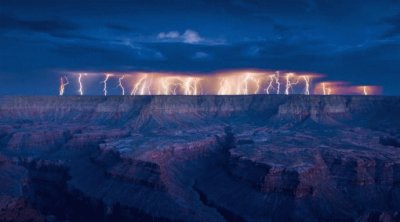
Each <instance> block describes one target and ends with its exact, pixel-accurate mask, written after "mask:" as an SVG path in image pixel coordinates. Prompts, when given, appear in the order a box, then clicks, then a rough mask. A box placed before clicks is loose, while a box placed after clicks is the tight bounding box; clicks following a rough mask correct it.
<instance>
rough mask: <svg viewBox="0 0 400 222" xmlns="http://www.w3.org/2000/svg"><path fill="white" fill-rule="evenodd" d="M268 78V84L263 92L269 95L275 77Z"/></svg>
mask: <svg viewBox="0 0 400 222" xmlns="http://www.w3.org/2000/svg"><path fill="white" fill-rule="evenodd" d="M268 77H269V82H268V86H267V88H266V89H265V92H266V93H267V94H268V95H269V92H270V90H271V89H273V86H272V84H273V83H274V80H275V75H269V76H268Z"/></svg>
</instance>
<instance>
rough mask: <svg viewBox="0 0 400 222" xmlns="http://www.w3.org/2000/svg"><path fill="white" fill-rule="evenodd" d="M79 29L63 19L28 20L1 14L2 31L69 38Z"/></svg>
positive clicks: (0, 28) (0, 25) (0, 24)
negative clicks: (39, 33) (38, 33)
mask: <svg viewBox="0 0 400 222" xmlns="http://www.w3.org/2000/svg"><path fill="white" fill-rule="evenodd" d="M78 28H79V26H78V25H77V24H74V23H71V22H66V21H64V20H61V19H52V20H50V19H43V20H36V19H33V20H28V19H20V18H17V17H13V16H10V15H5V14H0V30H3V31H14V30H17V31H29V32H41V33H46V34H49V35H52V36H61V37H62V36H69V35H70V33H71V32H73V31H76V30H77V29H78Z"/></svg>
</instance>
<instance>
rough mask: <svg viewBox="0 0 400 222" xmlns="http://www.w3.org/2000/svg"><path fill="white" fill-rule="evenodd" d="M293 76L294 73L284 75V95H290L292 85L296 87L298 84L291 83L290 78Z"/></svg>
mask: <svg viewBox="0 0 400 222" xmlns="http://www.w3.org/2000/svg"><path fill="white" fill-rule="evenodd" d="M293 76H294V73H287V74H286V76H285V77H286V88H285V95H289V94H290V90H293V85H296V84H297V83H298V80H297V81H296V82H291V80H290V79H291V78H292V77H293Z"/></svg>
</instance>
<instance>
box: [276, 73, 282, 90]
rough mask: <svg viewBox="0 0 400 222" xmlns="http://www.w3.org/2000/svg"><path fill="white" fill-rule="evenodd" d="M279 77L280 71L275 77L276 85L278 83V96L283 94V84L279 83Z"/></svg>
mask: <svg viewBox="0 0 400 222" xmlns="http://www.w3.org/2000/svg"><path fill="white" fill-rule="evenodd" d="M279 75H280V73H279V71H277V72H276V75H275V83H276V94H278V95H279V94H280V92H281V83H280V82H279V78H280V77H279Z"/></svg>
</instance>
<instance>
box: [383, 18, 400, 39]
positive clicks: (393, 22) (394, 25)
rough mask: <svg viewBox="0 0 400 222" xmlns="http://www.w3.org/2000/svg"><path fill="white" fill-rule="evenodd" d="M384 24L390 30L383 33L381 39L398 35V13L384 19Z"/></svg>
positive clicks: (399, 31)
mask: <svg viewBox="0 0 400 222" xmlns="http://www.w3.org/2000/svg"><path fill="white" fill-rule="evenodd" d="M384 23H385V24H387V25H388V26H389V27H390V28H389V29H388V30H386V31H385V32H384V33H383V35H382V37H383V38H390V37H395V36H399V35H400V13H398V14H396V15H394V16H391V17H388V18H385V19H384Z"/></svg>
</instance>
